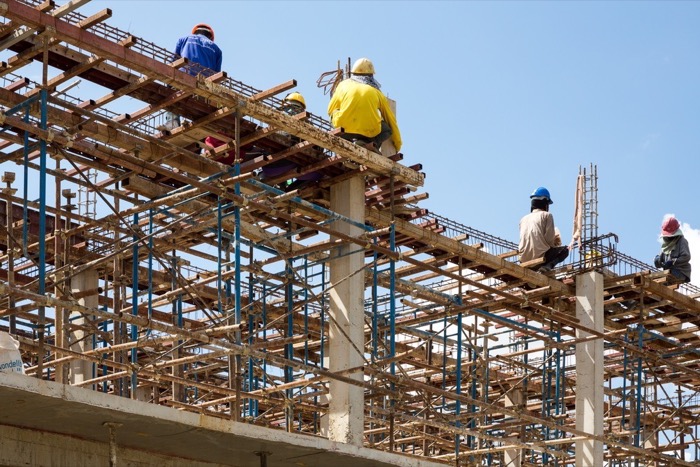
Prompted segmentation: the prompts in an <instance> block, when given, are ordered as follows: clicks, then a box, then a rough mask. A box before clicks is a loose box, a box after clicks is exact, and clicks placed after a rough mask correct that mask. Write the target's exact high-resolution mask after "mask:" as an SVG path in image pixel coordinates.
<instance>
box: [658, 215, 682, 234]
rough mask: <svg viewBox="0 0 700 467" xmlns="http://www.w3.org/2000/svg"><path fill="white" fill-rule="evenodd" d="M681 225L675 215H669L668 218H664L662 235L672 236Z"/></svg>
mask: <svg viewBox="0 0 700 467" xmlns="http://www.w3.org/2000/svg"><path fill="white" fill-rule="evenodd" d="M680 227H681V225H680V224H679V223H678V220H676V218H675V217H669V218H668V219H666V220H664V223H663V224H661V236H662V237H672V236H673V234H675V233H676V232H677V231H678V229H679V228H680Z"/></svg>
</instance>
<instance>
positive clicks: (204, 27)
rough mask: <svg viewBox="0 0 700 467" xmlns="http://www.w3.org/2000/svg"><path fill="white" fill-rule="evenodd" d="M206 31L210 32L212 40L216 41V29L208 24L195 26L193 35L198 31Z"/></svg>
mask: <svg viewBox="0 0 700 467" xmlns="http://www.w3.org/2000/svg"><path fill="white" fill-rule="evenodd" d="M200 29H204V30H205V31H208V32H209V34H210V35H211V40H214V28H212V27H211V26H209V25H208V24H206V23H198V24H195V25H194V27H193V28H192V34H196V33H197V30H200Z"/></svg>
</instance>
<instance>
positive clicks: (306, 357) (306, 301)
mask: <svg viewBox="0 0 700 467" xmlns="http://www.w3.org/2000/svg"><path fill="white" fill-rule="evenodd" d="M304 283H305V284H308V283H309V258H308V256H304ZM303 293H304V335H305V336H308V335H309V288H308V287H304V292H303ZM304 363H305V364H307V365H308V364H309V339H305V340H304ZM299 420H301V416H300V417H299ZM300 430H301V427H300Z"/></svg>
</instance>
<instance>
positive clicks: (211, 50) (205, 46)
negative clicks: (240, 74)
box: [175, 23, 223, 76]
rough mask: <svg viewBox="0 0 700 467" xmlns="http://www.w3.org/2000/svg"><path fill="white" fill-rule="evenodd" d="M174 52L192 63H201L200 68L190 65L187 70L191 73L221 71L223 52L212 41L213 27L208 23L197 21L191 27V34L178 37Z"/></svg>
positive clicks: (208, 74)
mask: <svg viewBox="0 0 700 467" xmlns="http://www.w3.org/2000/svg"><path fill="white" fill-rule="evenodd" d="M175 53H176V54H177V55H179V56H180V57H184V58H186V59H187V60H189V61H190V62H193V64H198V65H201V68H200V67H197V66H190V69H189V70H188V72H189V73H190V74H191V75H198V74H199V73H202V74H203V75H205V76H211V75H213V74H214V73H218V72H220V71H221V60H222V58H223V54H222V53H221V49H220V48H219V46H218V45H216V44H215V43H214V29H213V28H212V27H211V26H209V25H208V24H204V23H199V24H197V25H195V27H193V28H192V34H189V35H187V36H185V37H181V38H180V39H178V41H177V44H176V45H175Z"/></svg>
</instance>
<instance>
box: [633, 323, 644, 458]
mask: <svg viewBox="0 0 700 467" xmlns="http://www.w3.org/2000/svg"><path fill="white" fill-rule="evenodd" d="M637 330H638V334H639V339H638V343H639V349H640V350H643V348H644V326H641V325H640V326H638V327H637ZM636 402H637V403H636V412H637V416H636V417H635V418H636V423H635V426H634V445H635V446H636V447H639V445H640V443H641V438H642V436H641V435H642V421H641V418H642V417H641V416H640V415H641V413H642V357H641V354H640V356H639V357H637V401H636ZM634 464H635V467H638V466H639V459H638V458H635V462H634Z"/></svg>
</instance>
